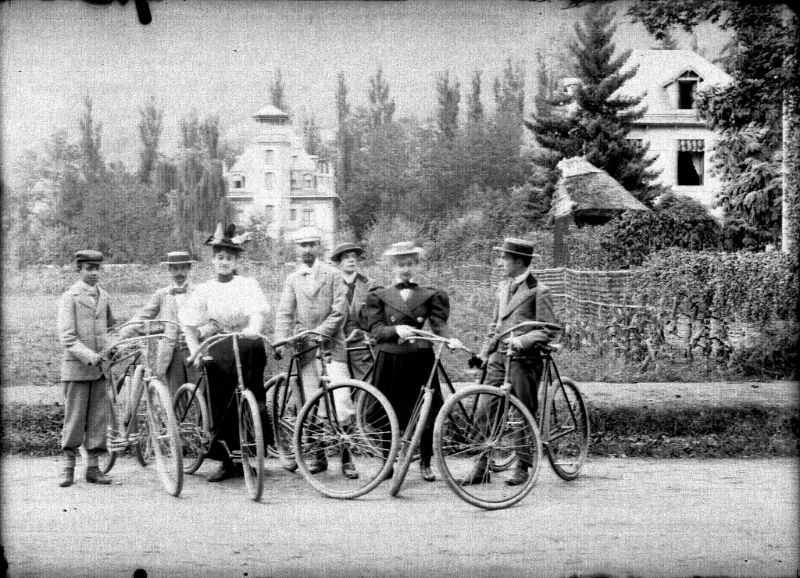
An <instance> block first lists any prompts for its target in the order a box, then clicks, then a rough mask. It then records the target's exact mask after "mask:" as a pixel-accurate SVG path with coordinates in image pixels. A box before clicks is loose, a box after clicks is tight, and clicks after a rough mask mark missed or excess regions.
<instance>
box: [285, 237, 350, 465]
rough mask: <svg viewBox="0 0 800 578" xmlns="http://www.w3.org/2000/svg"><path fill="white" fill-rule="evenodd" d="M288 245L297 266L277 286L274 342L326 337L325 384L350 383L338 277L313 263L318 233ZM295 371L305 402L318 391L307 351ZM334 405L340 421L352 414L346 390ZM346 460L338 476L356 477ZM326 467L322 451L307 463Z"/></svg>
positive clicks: (316, 371) (319, 249)
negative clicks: (308, 333) (306, 333)
mask: <svg viewBox="0 0 800 578" xmlns="http://www.w3.org/2000/svg"><path fill="white" fill-rule="evenodd" d="M292 241H293V242H294V247H295V254H296V255H297V259H298V261H299V263H298V265H297V269H295V270H294V271H292V273H290V274H289V276H288V277H287V278H286V281H285V282H284V285H283V292H282V293H281V299H280V302H279V303H278V309H277V312H276V315H275V338H276V341H281V340H283V339H286V338H287V337H289V336H291V335H293V334H295V333H299V332H300V331H303V330H307V329H310V330H313V331H316V332H318V333H321V334H323V335H326V336H327V337H329V338H330V341H329V342H328V344H327V345H328V347H329V349H330V351H331V353H332V360H331V362H330V364H329V365H328V375H329V376H330V378H331V382H332V383H337V382H341V381H342V380H346V379H350V373H349V372H348V370H347V352H346V349H345V343H344V339H345V335H344V323H345V321H346V319H347V287H346V286H345V283H344V279H343V277H342V273H341V271H339V270H338V269H336V268H335V267H332V266H331V265H328V264H326V263H323V262H322V261H321V260H320V259H319V257H320V254H321V253H322V246H321V242H322V233H321V232H320V231H319V230H318V229H316V228H314V227H303V228H302V229H299V230H297V231H295V232H294V234H293V235H292ZM300 372H301V379H302V382H303V391H304V395H305V398H306V399H309V398H310V397H311V396H313V395H314V394H315V393H316V392H317V391H318V390H319V377H320V368H319V367H318V365H317V360H316V358H315V357H314V355H313V352H311V354H310V355H308V356H307V357H306V358H305V359H302V360H300ZM334 403H335V404H336V412H337V414H338V416H339V418H340V419H341V420H342V421H347V420H348V419H351V418H352V417H353V416H354V415H355V409H354V407H353V402H352V400H351V399H350V397H349V396H348V395H347V390H346V389H342V388H340V389H338V390H336V391H335V392H334ZM299 409H300V408H298V410H299ZM348 456H349V454H345V455H343V456H342V473H343V474H344V475H345V476H346V477H348V478H357V477H358V472H357V471H356V469H355V466H354V465H353V463H352V461H350V460H349V459H348ZM327 468H328V462H327V459H326V458H325V455H324V453H321V454H320V455H318V456H316V459H315V460H314V461H312V463H311V464H309V470H310V471H311V473H312V474H315V473H319V472H322V471H325V470H327Z"/></svg>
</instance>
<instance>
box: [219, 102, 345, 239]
mask: <svg viewBox="0 0 800 578" xmlns="http://www.w3.org/2000/svg"><path fill="white" fill-rule="evenodd" d="M253 118H254V119H255V122H256V123H257V125H258V128H257V131H256V134H255V137H254V138H253V142H252V143H251V144H250V145H248V146H247V148H245V150H244V152H243V153H242V155H241V156H240V157H239V158H238V159H237V160H236V162H235V163H234V165H233V167H232V168H231V169H230V171H227V172H226V173H225V177H226V180H227V181H228V194H227V198H228V200H229V201H230V202H231V205H232V206H233V208H234V211H235V212H236V216H235V221H234V222H237V223H245V222H247V221H248V220H249V218H251V217H253V218H256V219H260V220H263V222H264V223H266V225H267V234H268V235H269V236H270V237H272V238H274V239H279V238H283V237H286V236H287V235H288V234H289V233H291V232H292V231H294V230H296V229H299V228H300V227H305V226H308V225H311V226H314V227H317V228H318V229H320V230H321V231H322V233H323V239H324V243H325V245H326V246H327V248H328V249H330V248H331V247H333V244H334V241H335V237H336V228H337V210H338V205H339V197H338V196H337V195H336V190H335V188H336V179H335V176H334V169H333V164H332V163H331V162H329V161H327V160H322V159H319V158H317V157H316V156H314V155H309V154H308V153H306V151H305V149H304V147H303V140H302V137H301V136H300V135H298V134H297V133H296V132H295V130H294V127H293V126H292V124H291V122H290V121H289V115H287V114H286V113H285V112H283V111H282V110H280V109H278V108H276V107H274V106H271V105H270V106H266V107H264V108H262V109H261V110H259V111H258V112H257V113H256V114H255V115H254V116H253Z"/></svg>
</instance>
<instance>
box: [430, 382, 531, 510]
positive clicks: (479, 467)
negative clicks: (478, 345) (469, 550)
mask: <svg viewBox="0 0 800 578" xmlns="http://www.w3.org/2000/svg"><path fill="white" fill-rule="evenodd" d="M506 400H507V401H506ZM433 449H434V452H435V454H436V458H437V460H438V463H439V469H440V471H441V474H442V477H443V478H444V479H445V480H446V481H447V484H448V485H449V486H450V488H451V489H452V490H453V491H454V492H455V493H456V495H457V496H458V497H460V498H461V499H463V500H465V501H466V502H469V503H470V504H472V505H474V506H478V507H480V508H485V509H487V510H497V509H500V508H507V507H508V506H511V505H513V504H516V503H517V502H519V501H520V500H522V499H523V498H524V497H525V496H527V495H528V494H529V493H530V491H531V490H532V489H533V486H534V484H535V483H536V479H537V477H538V475H539V470H540V467H539V466H540V464H541V460H542V444H541V440H540V437H539V429H538V427H537V426H536V422H535V421H534V419H533V416H532V415H531V413H530V412H529V411H528V409H527V408H526V407H525V406H523V405H522V402H520V401H519V400H518V399H517V398H516V397H514V396H513V395H508V396H507V397H506V394H505V393H504V392H503V391H502V390H501V389H499V388H496V387H490V386H483V385H475V386H470V387H466V388H464V389H463V390H461V391H459V392H458V393H456V394H455V395H453V396H451V397H450V398H448V400H447V401H446V402H445V404H444V406H443V407H442V409H441V411H439V414H438V415H437V417H436V424H435V426H434V431H433ZM509 453H513V454H514V455H515V456H516V459H518V460H520V461H523V462H524V463H528V464H530V465H529V467H528V469H527V473H528V477H527V479H526V480H525V481H524V482H523V483H521V484H519V485H510V484H509V483H508V482H509V481H511V478H512V475H511V473H509V472H508V471H506V470H501V471H493V470H492V468H491V466H490V464H491V463H492V460H493V459H495V456H499V457H500V459H503V456H508V454H509ZM515 469H516V468H515Z"/></svg>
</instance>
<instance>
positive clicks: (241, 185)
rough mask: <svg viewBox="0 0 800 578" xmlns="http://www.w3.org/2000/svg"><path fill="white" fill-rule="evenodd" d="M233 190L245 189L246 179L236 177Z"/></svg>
mask: <svg viewBox="0 0 800 578" xmlns="http://www.w3.org/2000/svg"><path fill="white" fill-rule="evenodd" d="M233 188H234V189H243V188H244V177H243V176H239V175H237V176H235V177H233Z"/></svg>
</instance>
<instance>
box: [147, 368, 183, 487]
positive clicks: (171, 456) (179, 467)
mask: <svg viewBox="0 0 800 578" xmlns="http://www.w3.org/2000/svg"><path fill="white" fill-rule="evenodd" d="M147 406H148V407H147V413H148V415H149V416H150V424H149V425H150V443H151V444H152V447H153V457H154V461H155V466H156V471H158V476H159V478H161V483H162V484H164V487H165V488H166V490H167V492H169V493H170V494H172V495H173V496H179V495H180V493H181V490H182V489H183V453H182V450H181V438H180V434H179V433H178V422H177V420H176V419H175V412H174V410H173V409H172V399H171V398H170V395H169V389H168V388H167V386H166V385H164V384H163V383H161V382H160V381H159V380H158V379H153V380H151V381H150V383H149V385H148V387H147Z"/></svg>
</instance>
